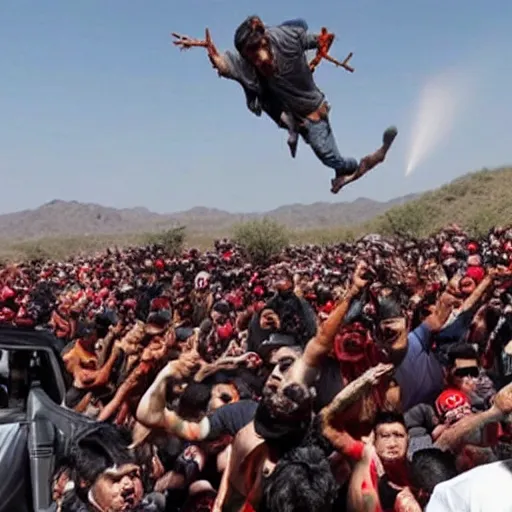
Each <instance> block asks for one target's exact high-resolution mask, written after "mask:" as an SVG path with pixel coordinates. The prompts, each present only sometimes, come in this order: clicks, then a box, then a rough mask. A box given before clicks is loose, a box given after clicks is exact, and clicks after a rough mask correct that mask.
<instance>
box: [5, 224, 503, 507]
mask: <svg viewBox="0 0 512 512" xmlns="http://www.w3.org/2000/svg"><path fill="white" fill-rule="evenodd" d="M511 258H512V228H495V229H493V230H492V231H491V232H490V233H489V234H488V236H486V237H484V238H481V239H473V238H471V237H470V236H469V235H468V234H466V233H465V232H464V231H463V230H462V229H460V228H459V227H457V226H451V227H449V228H446V229H445V230H443V231H442V232H440V233H438V234H437V235H435V236H432V237H431V238H426V239H413V238H406V237H394V238H384V237H381V236H378V235H368V236H367V237H365V238H363V239H361V240H359V241H357V242H354V243H340V244H338V245H335V246H330V247H321V246H313V245H310V246H301V247H299V246H290V247H288V248H287V249H285V250H284V251H283V252H282V253H281V254H280V255H279V256H276V257H275V258H274V259H273V260H272V261H269V262H268V263H267V264H265V265H255V264H253V263H251V262H250V259H249V258H248V257H247V255H246V254H245V253H244V250H243V249H242V248H240V247H238V246H237V245H236V244H234V243H230V242H229V241H227V240H222V241H218V242H217V243H216V244H215V249H214V250H212V251H208V252H204V253H201V252H199V251H198V250H194V249H191V250H187V251H186V252H185V253H184V254H182V255H181V256H179V257H176V256H174V257H171V256H170V255H169V254H166V252H165V250H164V249H163V248H162V247H158V246H148V247H142V248H131V249H123V250H118V249H113V250H108V251H106V252H105V253H102V254H98V255H96V256H94V257H77V258H74V259H71V260H69V261H66V262H51V261H34V262H30V263H22V264H18V265H13V266H7V267H4V268H3V269H2V271H1V274H0V322H1V323H2V324H8V325H18V326H23V327H24V328H27V327H28V328H34V329H44V330H51V331H52V332H53V333H54V334H55V336H56V337H58V338H60V339H61V340H63V341H64V342H65V343H66V346H65V348H64V350H63V351H62V354H61V357H62V360H63V363H64V365H65V368H66V371H67V372H68V373H69V382H70V386H69V388H68V390H67V393H66V397H65V403H64V405H63V406H64V407H66V408H68V409H72V410H74V411H76V412H78V413H81V414H83V415H86V416H88V417H90V418H93V419H95V420H96V421H95V422H93V423H92V424H91V425H92V426H91V428H90V429H89V430H87V431H86V432H85V433H83V432H82V433H81V435H80V437H78V438H76V439H71V440H70V442H69V443H67V444H66V450H65V451H62V453H59V457H58V460H57V465H56V470H55V475H54V476H53V483H52V490H53V499H54V501H55V503H54V506H53V509H52V510H60V511H62V512H67V511H77V510H81V511H87V510H92V511H99V512H107V511H128V510H136V511H182V512H185V511H187V512H188V511H194V512H199V511H210V510H215V511H221V510H225V511H244V512H249V511H266V512H288V511H289V512H291V511H297V512H302V511H308V512H324V511H330V510H333V511H337V512H340V511H344V510H349V511H366V512H378V511H421V510H427V511H428V512H438V511H439V512H443V511H453V512H455V511H457V512H464V511H470V510H471V511H476V510H479V511H483V510H489V511H492V512H499V511H506V510H508V511H510V510H512V497H510V496H508V487H507V484H508V485H510V482H512V473H511V472H510V471H509V466H510V465H511V463H510V462H508V460H509V459H510V457H512V456H511V455H510V453H511V451H510V448H511V446H512V445H511V442H512V429H511V423H510V421H509V415H510V413H511V412H512V384H511V381H512V271H511V269H512V265H511V264H512V259H511ZM510 460H512V459H510ZM484 472H485V473H484Z"/></svg>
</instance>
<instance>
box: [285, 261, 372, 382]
mask: <svg viewBox="0 0 512 512" xmlns="http://www.w3.org/2000/svg"><path fill="white" fill-rule="evenodd" d="M366 270H367V266H366V264H365V263H360V264H359V265H358V267H357V268H356V271H355V273H354V278H353V281H352V286H351V287H350V288H349V290H348V292H347V294H346V295H345V297H344V298H343V299H342V300H341V302H340V303H339V304H338V305H337V306H336V308H335V309H334V311H333V312H332V313H331V314H330V315H329V317H328V318H327V320H325V322H324V323H323V324H322V325H321V327H320V328H319V330H318V332H317V334H316V336H315V337H314V338H312V339H311V340H310V341H309V342H308V344H307V345H306V348H305V350H304V354H303V355H302V357H301V358H300V359H299V360H298V361H297V362H296V363H295V364H294V365H293V368H292V370H291V377H290V380H292V381H294V382H305V383H307V384H312V383H313V381H314V379H315V378H316V376H317V373H318V371H319V370H320V368H321V367H322V364H323V362H324V361H325V358H326V357H327V356H328V355H329V353H330V352H331V350H332V346H333V342H334V337H335V336H336V333H337V331H338V328H339V326H340V325H341V322H343V319H344V318H345V315H346V314H347V312H348V310H349V308H350V305H351V304H352V301H353V299H354V298H355V297H357V296H358V295H359V293H360V291H361V290H362V289H363V288H364V287H365V286H366V285H367V281H366V280H365V279H364V278H363V276H364V274H365V272H366Z"/></svg>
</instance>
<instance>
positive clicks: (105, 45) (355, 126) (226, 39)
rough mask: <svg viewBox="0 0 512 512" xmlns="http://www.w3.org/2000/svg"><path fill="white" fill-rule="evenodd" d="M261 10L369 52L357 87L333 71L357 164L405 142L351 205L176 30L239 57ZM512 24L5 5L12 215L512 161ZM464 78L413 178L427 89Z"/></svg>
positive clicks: (77, 3)
mask: <svg viewBox="0 0 512 512" xmlns="http://www.w3.org/2000/svg"><path fill="white" fill-rule="evenodd" d="M317 5H322V8H318V7H316V6H317ZM254 13H256V14H259V15H260V16H261V17H262V18H263V20H264V21H265V22H266V23H268V24H271V25H272V24H278V23H279V22H280V21H283V20H285V19H289V18H294V17H303V18H305V19H306V20H307V22H308V23H309V26H310V29H311V30H318V29H320V27H322V26H323V25H326V26H327V27H328V28H329V29H330V30H332V31H333V32H335V33H336V35H337V39H336V41H335V44H334V47H333V49H332V52H331V53H332V54H333V55H336V56H338V57H340V58H342V57H344V56H345V55H346V53H348V52H349V51H353V52H354V57H353V64H354V66H355V67H356V73H355V74H353V75H350V74H348V73H346V72H345V71H342V70H339V69H336V68H335V67H334V66H331V65H329V64H328V63H322V65H321V66H320V68H319V69H318V71H317V73H316V80H317V83H318V84H319V86H320V88H321V89H322V90H323V91H324V92H325V93H326V95H327V97H328V99H329V101H330V103H331V105H332V112H331V122H332V125H333V128H334V130H335V132H336V136H337V139H338V144H339V147H340V149H341V151H342V153H343V154H346V155H347V156H352V155H353V156H356V157H361V156H363V154H364V153H366V152H368V151H369V150H373V149H374V147H375V145H376V144H377V143H378V142H379V139H380V135H381V132H382V129H383V128H384V127H386V126H387V125H389V124H396V125H397V126H398V128H399V130H400V134H399V138H398V139H397V142H396V146H395V147H394V148H393V152H392V154H391V155H390V157H389V159H388V161H387V162H386V163H385V164H384V165H383V166H382V167H380V168H378V169H377V170H375V172H374V173H371V174H370V175H368V176H367V177H365V178H364V179H363V180H361V181H359V182H358V183H356V184H354V185H352V186H350V187H348V188H347V189H345V190H344V191H342V192H341V193H340V194H339V195H338V196H336V197H334V196H332V195H331V194H330V192H329V181H330V178H331V171H330V170H329V169H327V168H324V167H323V166H322V165H321V164H320V163H319V162H318V161H317V160H316V158H315V157H314V155H313V154H312V153H311V151H310V149H309V148H308V147H307V146H306V145H304V144H301V145H300V146H299V152H298V155H297V158H296V159H295V160H292V159H291V158H290V156H289V155H288V149H287V146H286V143H285V133H284V132H281V131H279V130H278V129H277V128H275V127H274V126H273V125H272V124H271V122H270V121H269V120H267V119H264V118H260V119H259V118H256V117H255V116H253V115H252V114H251V113H250V112H249V111H248V110H247V109H246V107H245V101H244V97H243V94H242V91H241V89H240V87H239V86H238V85H237V84H236V83H233V82H230V81H227V80H222V79H220V78H218V77H217V76H216V74H215V73H214V72H213V70H212V69H211V67H210V64H209V62H208V60H207V58H206V56H205V55H204V52H203V51H202V50H201V49H195V50H191V51H190V52H188V53H187V52H183V53H182V52H179V51H178V50H177V49H176V48H174V47H173V46H171V44H170V37H169V33H170V32H171V31H177V32H181V33H184V34H189V35H191V36H198V37H201V36H202V34H203V33H204V28H205V27H206V26H208V27H210V29H211V32H212V36H213V38H214V41H215V42H216V43H217V45H218V47H219V48H221V49H227V48H229V47H231V44H232V39H233V33H234V30H235V28H236V26H237V24H238V23H239V22H240V21H242V20H243V19H244V18H245V16H247V15H248V14H254ZM510 20H512V2H508V1H505V0H492V1H490V2H483V1H476V0H475V1H472V2H467V1H462V0H449V1H446V0H429V1H427V0H414V1H410V0H388V1H382V0H343V1H330V2H322V3H321V4H319V3H318V2H311V1H309V2H306V1H304V0H293V1H292V0H279V2H276V1H275V0H272V1H271V0H261V1H260V2H258V3H257V4H256V3H255V2H248V1H246V0H184V1H183V2H177V1H176V0H169V1H163V0H147V1H142V0H138V1H135V0H73V1H69V0H45V1H41V0H32V1H26V0H2V1H1V2H0V47H1V49H2V51H1V52H0V69H1V74H2V79H1V83H0V118H1V120H2V122H1V123H0V176H1V179H2V185H3V187H2V188H3V190H2V192H3V194H2V197H3V201H2V203H1V205H0V212H2V213H4V212H9V211H15V210H20V209H24V208H33V207H37V206H38V205H40V204H42V203H44V202H47V201H50V200H52V199H55V198H59V199H65V200H78V201H85V202H96V203H100V204H104V205H108V206H115V207H132V206H146V207H148V208H150V209H152V210H154V211H159V212H171V211H178V210H183V209H187V208H190V207H192V206H197V205H201V206H208V207H217V208H223V209H227V210H230V211H263V210H268V209H271V208H275V207H277V206H279V205H283V204H290V203H313V202H316V201H350V200H353V199H356V198H358V197H361V196H366V197H371V198H374V199H380V200H385V199H389V198H392V197H396V196H400V195H403V194H406V193H409V192H416V191H420V190H425V189H428V188H433V187H436V186H439V185H441V184H443V183H445V182H447V181H449V180H451V179H453V178H455V177H456V176H458V175H461V174H463V173H465V172H467V171H470V170H476V169H478V168H481V167H484V166H487V167H493V166H498V165H502V164H507V163H512V157H511V135H510V134H511V129H510V119H511V118H512V102H511V101H510V90H511V86H512V84H511V81H512V80H511V79H512V63H511V59H510V55H511V54H512V35H511V33H510V28H509V27H510ZM483 57H485V58H483ZM453 68H456V69H457V70H463V71H464V72H467V79H466V80H467V81H468V82H473V81H474V85H475V87H473V89H474V91H473V96H472V97H471V101H470V102H469V104H468V105H466V108H465V109H464V110H463V111H462V112H461V113H460V115H459V118H458V119H457V121H456V123H455V126H454V129H453V132H452V134H451V135H450V137H448V138H447V140H446V141H445V143H444V144H443V145H442V147H439V148H438V149H437V150H435V151H433V152H432V154H431V155H430V158H429V159H428V160H427V161H425V162H424V163H423V164H422V165H421V166H420V167H418V168H417V169H416V171H415V172H414V173H413V174H412V175H411V176H410V177H408V178H407V179H406V178H404V170H405V158H406V154H407V150H408V144H409V139H410V136H411V133H410V131H411V126H412V122H413V117H414V108H415V105H416V103H417V101H418V96H419V94H420V91H421V88H422V86H423V85H424V83H425V82H426V80H428V79H429V77H432V76H434V75H436V74H438V73H443V72H445V71H447V70H451V69H453ZM472 85H473V84H472Z"/></svg>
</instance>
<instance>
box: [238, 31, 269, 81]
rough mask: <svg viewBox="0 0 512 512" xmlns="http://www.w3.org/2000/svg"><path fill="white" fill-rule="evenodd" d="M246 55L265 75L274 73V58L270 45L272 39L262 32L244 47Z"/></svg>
mask: <svg viewBox="0 0 512 512" xmlns="http://www.w3.org/2000/svg"><path fill="white" fill-rule="evenodd" d="M244 57H245V58H246V59H247V60H248V61H249V62H250V63H251V64H252V65H253V66H254V67H255V68H256V69H257V70H258V71H259V72H260V73H261V74H262V75H263V76H272V75H273V74H274V59H273V56H272V50H271V47H270V41H269V40H268V38H267V37H266V36H265V34H262V35H261V37H259V38H255V39H254V40H253V41H251V43H250V44H248V45H247V46H246V47H245V49H244Z"/></svg>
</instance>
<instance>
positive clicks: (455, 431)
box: [435, 383, 512, 450]
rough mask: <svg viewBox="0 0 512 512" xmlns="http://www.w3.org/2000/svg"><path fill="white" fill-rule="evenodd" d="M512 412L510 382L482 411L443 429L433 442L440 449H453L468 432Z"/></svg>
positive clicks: (511, 385) (511, 387)
mask: <svg viewBox="0 0 512 512" xmlns="http://www.w3.org/2000/svg"><path fill="white" fill-rule="evenodd" d="M511 412H512V383H510V384H508V385H507V386H505V387H504V388H502V389H501V390H500V391H498V393H497V394H496V397H495V399H494V404H493V405H492V407H491V408H490V409H488V410H487V411H484V412H480V413H476V414H472V415H471V416H466V417H465V418H462V419H461V420H459V421H457V423H455V424H454V425H452V426H450V427H448V428H446V429H444V430H443V431H442V433H441V435H440V436H439V437H438V439H437V440H436V442H435V446H436V447H437V448H441V449H442V450H450V449H454V448H455V447H456V446H457V445H458V444H459V443H460V442H461V441H462V440H463V439H464V438H465V437H466V436H467V435H468V434H471V432H474V431H475V430H478V429H480V428H482V427H484V426H486V425H489V424H491V423H494V422H497V421H501V420H502V419H504V418H505V416H506V415H507V414H510V413H511Z"/></svg>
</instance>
